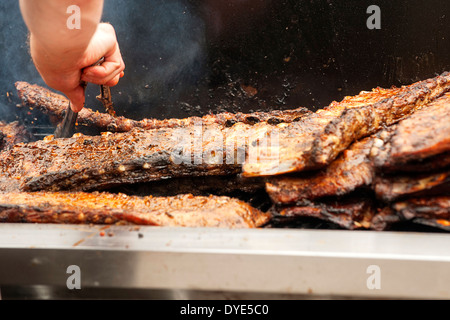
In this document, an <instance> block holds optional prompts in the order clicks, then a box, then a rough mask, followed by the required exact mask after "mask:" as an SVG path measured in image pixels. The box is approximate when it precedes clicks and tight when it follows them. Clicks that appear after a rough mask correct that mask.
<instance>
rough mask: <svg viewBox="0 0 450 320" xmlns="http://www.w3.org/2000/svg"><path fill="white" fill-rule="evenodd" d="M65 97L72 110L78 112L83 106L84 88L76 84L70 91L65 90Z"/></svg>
mask: <svg viewBox="0 0 450 320" xmlns="http://www.w3.org/2000/svg"><path fill="white" fill-rule="evenodd" d="M65 94H66V96H67V98H68V99H69V100H70V107H71V108H72V111H73V112H80V111H81V109H83V107H84V99H85V97H84V88H83V87H82V86H78V87H76V88H75V89H73V90H72V91H69V92H65Z"/></svg>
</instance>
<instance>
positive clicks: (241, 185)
mask: <svg viewBox="0 0 450 320" xmlns="http://www.w3.org/2000/svg"><path fill="white" fill-rule="evenodd" d="M16 87H17V90H18V94H19V97H20V98H21V100H22V101H23V106H22V107H32V108H34V109H38V110H40V111H41V112H43V113H45V114H47V115H48V116H49V119H50V120H51V121H53V122H54V124H55V125H56V124H57V123H58V122H59V121H61V119H62V118H63V116H64V112H65V110H66V108H67V105H68V101H67V99H65V98H64V97H63V96H61V95H58V94H56V93H53V92H51V91H49V90H47V89H45V88H42V87H39V86H36V85H30V84H28V83H25V82H18V83H16ZM16 125H17V124H16ZM4 127H5V124H2V125H0V148H3V151H2V152H0V221H3V222H41V223H102V224H112V223H114V224H149V225H159V226H191V227H200V226H207V227H227V228H254V227H286V226H287V227H302V226H305V224H304V222H305V221H311V219H313V220H316V221H323V222H325V223H327V224H329V225H333V226H335V227H338V228H344V229H371V230H388V229H390V228H392V226H395V225H397V224H400V223H404V222H409V223H417V224H423V225H428V226H432V227H434V228H439V230H450V196H449V194H450V192H449V191H450V177H449V175H450V171H449V168H450V73H444V74H442V75H439V76H436V77H435V78H432V79H428V80H424V81H420V82H417V83H413V84H411V85H408V86H403V87H400V88H395V87H394V88H390V89H382V88H375V89H373V90H372V91H369V92H367V91H363V92H361V93H360V94H358V95H356V96H351V97H346V98H344V99H343V100H342V101H340V102H333V103H331V104H330V105H329V106H328V107H326V108H324V109H321V110H319V111H317V112H314V113H313V112H310V111H308V110H307V109H305V108H298V109H294V110H284V111H281V110H279V111H278V110H277V111H272V112H255V113H251V114H243V113H236V114H233V113H220V114H216V115H212V114H211V115H206V116H204V117H191V118H186V119H166V120H157V119H143V120H140V121H136V120H131V119H126V118H124V117H113V116H110V115H108V114H103V113H98V112H94V111H92V110H91V109H88V108H85V109H83V110H82V111H81V112H80V114H79V117H78V126H77V130H78V131H79V132H78V133H76V134H75V135H74V136H73V137H71V138H66V139H54V138H53V137H52V136H49V137H46V138H45V139H43V140H39V141H34V142H27V140H29V139H28V138H26V137H27V136H28V135H26V134H24V131H23V130H18V131H16V132H18V133H17V135H14V134H12V135H11V133H5V132H3V131H6V130H4V129H3V128H4ZM84 128H89V130H90V131H89V134H87V133H86V132H84V133H83V129H84ZM92 129H95V130H97V133H98V134H92ZM12 136H16V137H17V138H16V139H15V140H11V137H12ZM5 137H9V140H5ZM20 137H23V138H20ZM21 139H23V140H21ZM10 141H14V142H13V143H11V142H10ZM18 142H21V143H18ZM255 199H256V200H255ZM261 199H263V200H262V201H261ZM258 201H259V202H258Z"/></svg>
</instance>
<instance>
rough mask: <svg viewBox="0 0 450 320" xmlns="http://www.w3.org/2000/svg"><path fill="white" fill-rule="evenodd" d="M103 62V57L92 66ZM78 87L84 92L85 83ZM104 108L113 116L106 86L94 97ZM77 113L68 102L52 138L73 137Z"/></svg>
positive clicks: (101, 86) (110, 98)
mask: <svg viewBox="0 0 450 320" xmlns="http://www.w3.org/2000/svg"><path fill="white" fill-rule="evenodd" d="M103 61H105V57H102V58H101V59H100V60H98V61H97V62H96V63H94V64H93V65H91V67H92V66H99V65H101V64H102V63H103ZM80 85H81V86H82V87H83V89H84V90H86V86H87V83H86V82H85V81H80ZM96 98H97V99H98V100H99V101H100V102H101V103H102V104H103V106H104V107H105V109H106V112H108V113H109V114H110V115H112V116H115V114H116V113H115V111H114V108H113V103H112V97H111V90H110V89H109V87H108V86H105V85H100V95H98V96H97V97H96ZM77 117H78V112H74V111H73V110H72V108H71V107H70V101H69V106H68V107H67V110H66V114H65V116H64V119H63V121H62V122H61V123H60V124H59V125H58V126H57V128H56V130H55V133H54V136H55V138H69V137H71V136H72V135H73V133H74V129H75V124H76V122H77Z"/></svg>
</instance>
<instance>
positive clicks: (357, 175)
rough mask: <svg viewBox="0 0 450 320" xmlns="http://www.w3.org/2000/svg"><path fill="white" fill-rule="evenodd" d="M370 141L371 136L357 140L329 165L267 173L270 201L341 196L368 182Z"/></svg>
mask: <svg viewBox="0 0 450 320" xmlns="http://www.w3.org/2000/svg"><path fill="white" fill-rule="evenodd" d="M372 144H373V138H372V137H368V138H365V139H362V140H360V141H357V142H355V143H353V144H352V145H351V146H350V148H349V149H347V150H345V151H344V152H343V153H341V155H339V157H338V158H337V159H336V160H335V161H333V162H332V163H331V164H330V165H329V166H327V167H326V168H323V169H321V170H319V171H318V172H314V173H310V174H304V175H303V177H293V176H291V177H289V176H287V177H285V176H282V177H269V178H267V180H268V182H267V183H266V190H267V192H268V194H269V195H270V197H271V199H272V201H273V202H274V203H278V204H281V203H282V204H292V203H295V202H298V201H301V200H305V199H309V200H314V199H318V198H322V197H327V196H341V195H344V194H347V193H350V192H352V191H353V190H355V189H357V188H359V187H362V186H370V185H371V183H372V180H373V177H374V168H373V165H372V163H371V161H370V159H369V155H370V150H371V147H372Z"/></svg>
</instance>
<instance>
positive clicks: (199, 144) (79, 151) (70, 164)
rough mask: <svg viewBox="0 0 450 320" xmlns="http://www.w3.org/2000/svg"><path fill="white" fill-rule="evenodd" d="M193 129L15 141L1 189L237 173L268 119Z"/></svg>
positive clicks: (1, 157) (6, 156)
mask: <svg viewBox="0 0 450 320" xmlns="http://www.w3.org/2000/svg"><path fill="white" fill-rule="evenodd" d="M195 130H197V128H190V129H189V130H187V131H185V130H184V129H180V128H175V129H172V128H170V129H168V128H166V129H159V130H144V129H138V128H135V129H133V130H132V131H130V132H125V133H115V134H112V133H109V134H103V135H100V136H93V137H88V136H84V135H81V134H77V135H75V136H74V137H72V138H68V139H44V140H42V141H36V142H33V143H28V144H21V145H17V146H15V147H14V148H13V149H11V150H9V151H7V152H3V153H0V169H1V171H0V190H3V191H13V190H17V188H19V189H20V190H22V191H38V190H48V191H49V190H51V191H58V190H72V191H88V190H96V189H105V188H110V187H113V186H118V185H121V184H131V183H138V182H148V181H155V180H163V179H168V178H176V177H185V176H225V175H236V174H238V173H240V172H241V163H242V162H243V161H244V158H245V154H246V150H247V147H248V143H249V142H250V141H253V140H255V139H257V137H258V136H260V135H265V133H266V131H267V125H266V124H264V123H261V124H256V125H253V126H249V125H245V124H243V123H238V124H235V125H234V126H232V127H231V128H225V127H223V126H219V125H209V126H203V127H200V134H201V135H202V139H195V138H192V137H193V136H195V134H196V131H195ZM247 135H248V137H247V138H248V139H246V136H247ZM186 137H187V140H184V138H186ZM18 185H19V186H18Z"/></svg>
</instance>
